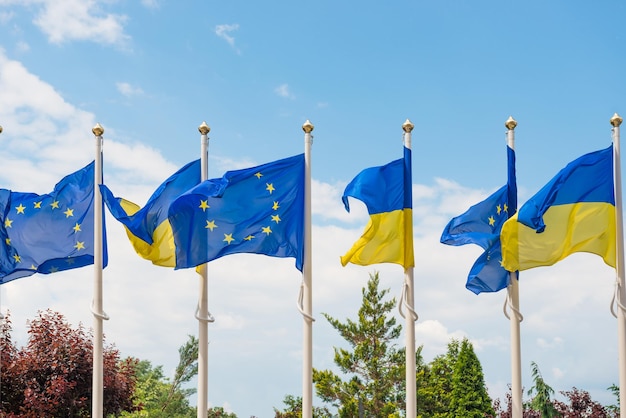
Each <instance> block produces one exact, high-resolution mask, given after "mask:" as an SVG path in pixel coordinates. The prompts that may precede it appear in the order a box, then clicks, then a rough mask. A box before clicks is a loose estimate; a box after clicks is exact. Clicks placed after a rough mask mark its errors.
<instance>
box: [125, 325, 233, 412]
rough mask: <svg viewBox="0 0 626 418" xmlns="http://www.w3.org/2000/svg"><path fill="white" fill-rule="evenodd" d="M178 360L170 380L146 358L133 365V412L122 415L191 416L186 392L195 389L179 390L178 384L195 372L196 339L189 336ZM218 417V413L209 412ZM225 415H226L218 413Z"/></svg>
mask: <svg viewBox="0 0 626 418" xmlns="http://www.w3.org/2000/svg"><path fill="white" fill-rule="evenodd" d="M178 353H179V362H178V366H177V367H176V371H175V372H174V378H173V379H172V381H171V382H170V381H169V380H168V379H167V378H166V377H165V375H164V374H163V367H162V366H157V367H152V364H151V363H150V362H149V361H147V360H142V361H140V362H138V364H137V365H136V368H135V370H136V373H137V390H136V398H135V407H136V409H137V411H135V412H132V413H125V414H123V415H122V416H123V417H128V418H130V417H132V418H139V417H150V418H152V417H154V418H161V417H162V418H166V417H167V418H194V417H196V416H197V413H196V409H195V408H193V407H191V406H190V405H189V400H188V399H187V398H188V397H189V395H192V394H193V393H195V391H196V390H195V389H183V388H182V385H183V384H184V383H187V382H189V381H190V380H191V379H192V378H193V377H194V376H195V375H196V374H197V373H198V340H197V339H196V338H195V337H193V336H192V335H190V336H189V338H188V340H187V342H186V343H185V344H183V345H182V346H181V347H180V348H179V349H178ZM209 416H214V417H219V416H220V415H209ZM222 416H223V417H224V418H229V415H222Z"/></svg>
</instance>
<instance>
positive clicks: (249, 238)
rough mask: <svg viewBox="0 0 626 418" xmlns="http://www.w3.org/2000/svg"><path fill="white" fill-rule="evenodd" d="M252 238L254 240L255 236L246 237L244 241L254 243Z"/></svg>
mask: <svg viewBox="0 0 626 418" xmlns="http://www.w3.org/2000/svg"><path fill="white" fill-rule="evenodd" d="M252 238H254V235H248V236H247V237H245V238H244V239H243V240H244V241H252Z"/></svg>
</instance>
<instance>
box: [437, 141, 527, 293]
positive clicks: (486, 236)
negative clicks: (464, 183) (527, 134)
mask: <svg viewBox="0 0 626 418" xmlns="http://www.w3.org/2000/svg"><path fill="white" fill-rule="evenodd" d="M507 167H508V179H507V184H505V185H504V186H502V187H501V188H500V189H498V190H497V191H496V192H495V193H493V194H492V195H491V196H489V197H488V198H486V199H485V200H483V201H482V202H480V203H477V204H475V205H474V206H472V207H470V208H469V209H468V210H467V211H466V212H465V213H463V214H461V215H459V216H457V217H455V218H452V220H450V222H448V225H446V227H445V229H444V230H443V233H442V234H441V240H440V241H441V242H442V243H443V244H448V245H465V244H476V245H479V246H481V247H482V248H483V249H484V250H485V252H484V253H483V254H482V255H481V256H480V257H478V259H477V260H476V262H475V263H474V265H473V266H472V268H471V270H470V272H469V275H468V277H467V283H466V284H465V287H466V288H467V289H468V290H470V291H472V292H474V293H475V294H479V293H481V292H497V291H499V290H501V289H504V288H505V287H507V285H508V284H509V272H508V271H506V270H505V269H504V267H502V251H501V247H500V230H501V229H502V225H503V224H504V223H505V221H506V220H507V219H509V218H510V217H511V216H512V215H513V214H514V213H515V210H516V208H517V182H516V179H515V151H514V150H513V149H512V148H511V147H508V146H507Z"/></svg>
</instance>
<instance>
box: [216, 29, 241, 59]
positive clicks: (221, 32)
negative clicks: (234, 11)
mask: <svg viewBox="0 0 626 418" xmlns="http://www.w3.org/2000/svg"><path fill="white" fill-rule="evenodd" d="M238 29H239V25H238V24H236V23H235V24H232V25H228V24H224V25H217V26H216V27H215V34H216V35H217V36H218V37H220V38H222V39H224V40H225V41H226V42H228V44H229V45H230V46H232V47H233V48H235V50H236V51H237V53H239V50H238V49H237V48H236V47H235V38H234V37H233V36H231V35H230V33H231V32H234V31H236V30H238Z"/></svg>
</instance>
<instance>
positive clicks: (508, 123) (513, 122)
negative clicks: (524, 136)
mask: <svg viewBox="0 0 626 418" xmlns="http://www.w3.org/2000/svg"><path fill="white" fill-rule="evenodd" d="M504 126H506V128H507V129H511V130H513V129H515V127H516V126H517V121H516V120H515V119H513V116H509V118H508V119H507V120H506V122H504Z"/></svg>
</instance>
